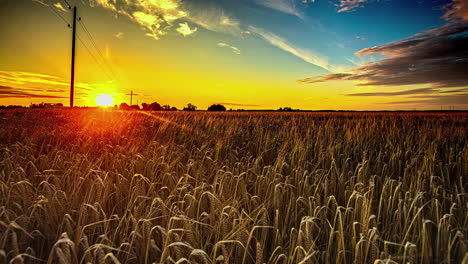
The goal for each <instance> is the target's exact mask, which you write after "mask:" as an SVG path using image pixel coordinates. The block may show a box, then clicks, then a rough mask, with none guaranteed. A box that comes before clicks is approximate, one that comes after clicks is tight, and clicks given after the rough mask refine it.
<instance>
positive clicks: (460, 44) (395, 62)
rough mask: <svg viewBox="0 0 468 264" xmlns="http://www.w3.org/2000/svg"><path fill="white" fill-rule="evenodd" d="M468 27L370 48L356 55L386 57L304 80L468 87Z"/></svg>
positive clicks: (448, 28) (449, 27)
mask: <svg viewBox="0 0 468 264" xmlns="http://www.w3.org/2000/svg"><path fill="white" fill-rule="evenodd" d="M466 47H468V25H466V24H464V23H449V24H447V25H444V26H442V27H439V28H436V29H433V30H428V31H425V32H422V33H419V34H416V35H414V36H412V37H409V38H406V39H402V40H398V41H394V42H391V43H388V44H385V45H382V46H377V47H372V48H366V49H363V50H361V51H358V52H357V53H356V55H375V54H382V55H384V56H385V57H384V58H383V59H381V60H379V61H376V62H370V63H366V64H364V65H362V66H359V67H357V68H354V69H352V70H351V71H350V73H336V74H328V75H323V76H315V77H311V78H306V79H303V80H300V82H305V83H318V82H325V81H333V80H352V81H360V83H359V84H358V86H367V85H374V86H399V85H413V84H430V85H431V86H432V87H433V88H442V87H446V88H447V87H464V86H468V78H467V76H468V51H467V49H466Z"/></svg>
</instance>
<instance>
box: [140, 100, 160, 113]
mask: <svg viewBox="0 0 468 264" xmlns="http://www.w3.org/2000/svg"><path fill="white" fill-rule="evenodd" d="M142 106H143V109H142V110H143V111H161V110H163V108H162V107H161V105H160V104H159V103H157V102H153V103H151V104H147V103H143V104H142Z"/></svg>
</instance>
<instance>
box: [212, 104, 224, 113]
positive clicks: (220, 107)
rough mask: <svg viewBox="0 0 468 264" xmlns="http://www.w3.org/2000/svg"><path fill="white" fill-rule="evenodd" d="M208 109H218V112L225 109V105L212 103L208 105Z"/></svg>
mask: <svg viewBox="0 0 468 264" xmlns="http://www.w3.org/2000/svg"><path fill="white" fill-rule="evenodd" d="M208 111H218V112H221V111H226V107H224V105H222V104H213V105H210V107H208Z"/></svg>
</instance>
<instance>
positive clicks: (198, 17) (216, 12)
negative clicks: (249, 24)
mask: <svg viewBox="0 0 468 264" xmlns="http://www.w3.org/2000/svg"><path fill="white" fill-rule="evenodd" d="M187 19H188V20H189V21H191V22H192V23H195V24H197V25H199V26H201V27H203V28H206V29H208V30H210V31H214V32H222V33H227V34H231V35H235V36H240V35H241V34H242V30H241V29H240V23H239V21H237V20H236V19H234V18H232V17H230V16H229V15H227V14H226V13H225V12H224V10H222V9H220V8H216V7H205V8H195V7H193V8H192V9H191V11H190V15H189V16H188V17H187Z"/></svg>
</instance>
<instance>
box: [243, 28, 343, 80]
mask: <svg viewBox="0 0 468 264" xmlns="http://www.w3.org/2000/svg"><path fill="white" fill-rule="evenodd" d="M249 30H250V31H252V32H254V33H256V34H258V35H260V36H261V37H262V38H263V39H265V40H266V41H268V42H269V43H270V44H271V45H273V46H276V47H278V48H280V49H282V50H284V51H286V52H289V53H291V54H293V55H294V56H296V57H298V58H300V59H302V60H304V61H305V62H308V63H310V64H313V65H316V66H319V67H322V68H324V69H326V70H328V71H330V72H336V71H339V70H343V69H344V67H342V66H338V65H333V64H331V63H329V61H328V58H326V57H323V56H321V55H319V54H316V53H314V52H312V51H310V50H305V49H301V48H298V47H295V46H294V45H293V44H291V43H289V42H288V41H286V40H285V39H283V38H281V37H280V36H278V35H275V34H274V33H271V32H268V31H265V30H264V29H261V28H257V27H253V26H249Z"/></svg>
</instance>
